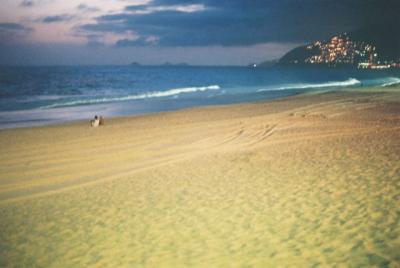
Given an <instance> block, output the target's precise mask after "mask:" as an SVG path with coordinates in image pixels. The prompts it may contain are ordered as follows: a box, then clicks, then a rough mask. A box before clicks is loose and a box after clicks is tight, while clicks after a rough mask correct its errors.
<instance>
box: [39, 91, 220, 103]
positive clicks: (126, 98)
mask: <svg viewBox="0 0 400 268" xmlns="http://www.w3.org/2000/svg"><path fill="white" fill-rule="evenodd" d="M219 89H220V87H219V86H218V85H211V86H205V87H184V88H175V89H170V90H166V91H154V92H146V93H142V94H138V95H128V96H122V97H107V98H95V99H86V100H76V101H70V102H60V103H53V104H51V105H48V106H44V107H41V108H56V107H65V106H75V105H84V104H97V103H105V102H119V101H129V100H141V99H149V98H162V97H170V96H177V95H179V94H182V93H193V92H199V91H200V92H201V91H207V90H219Z"/></svg>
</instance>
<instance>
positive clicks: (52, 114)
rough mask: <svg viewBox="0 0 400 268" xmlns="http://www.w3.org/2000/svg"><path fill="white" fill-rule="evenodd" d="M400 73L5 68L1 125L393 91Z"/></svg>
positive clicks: (0, 73)
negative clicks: (348, 90)
mask: <svg viewBox="0 0 400 268" xmlns="http://www.w3.org/2000/svg"><path fill="white" fill-rule="evenodd" d="M399 83H400V70H393V69H391V70H384V71H371V70H349V69H304V68H303V69H301V68H282V67H281V68H278V67H277V68H250V67H191V66H58V67H5V66H4V67H0V128H12V127H25V126H37V125H46V124H55V123H61V122H68V121H73V120H82V119H90V118H92V117H93V116H94V115H95V114H97V115H103V116H104V117H106V118H108V117H115V116H127V115H139V114H147V113H154V112H161V111H172V110H178V109H183V108H187V107H196V106H205V105H219V104H233V103H243V102H255V101H263V100H271V99H277V98H283V97H287V96H292V95H296V94H301V93H305V92H310V91H321V90H340V89H343V88H347V87H352V88H355V89H358V88H359V89H362V88H363V87H368V86H377V87H386V86H391V85H395V84H399Z"/></svg>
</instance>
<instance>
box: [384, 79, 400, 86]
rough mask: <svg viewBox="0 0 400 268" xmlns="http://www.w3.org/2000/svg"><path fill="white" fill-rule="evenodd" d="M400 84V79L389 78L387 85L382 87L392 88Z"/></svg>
mask: <svg viewBox="0 0 400 268" xmlns="http://www.w3.org/2000/svg"><path fill="white" fill-rule="evenodd" d="M398 84H400V78H397V77H389V78H387V80H386V81H385V83H383V84H382V85H381V86H382V87H390V86H394V85H398Z"/></svg>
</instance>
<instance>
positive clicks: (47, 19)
mask: <svg viewBox="0 0 400 268" xmlns="http://www.w3.org/2000/svg"><path fill="white" fill-rule="evenodd" d="M73 18H74V16H71V15H67V14H63V15H55V16H47V17H44V18H43V19H41V20H40V21H41V22H43V23H55V22H63V21H70V20H71V19H73Z"/></svg>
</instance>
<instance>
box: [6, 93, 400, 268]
mask: <svg viewBox="0 0 400 268" xmlns="http://www.w3.org/2000/svg"><path fill="white" fill-rule="evenodd" d="M399 90H400V89H399ZM399 90H397V89H396V90H392V92H374V90H369V91H368V92H363V93H355V92H339V93H325V94H318V95H303V96H297V97H292V98H289V99H284V100H280V101H273V102H265V103H257V104H243V105H233V106H226V107H209V108H198V109H188V110H182V111H178V112H171V113H162V114H155V115H148V116H141V117H132V118H119V119H112V120H107V121H106V125H105V126H104V127H100V128H91V127H90V125H89V123H88V122H78V123H71V124H64V125H58V126H47V127H37V128H29V129H13V130H2V131H0V230H1V231H0V267H314V266H319V265H320V266H328V267H331V266H340V267H367V266H376V267H400V92H399Z"/></svg>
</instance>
